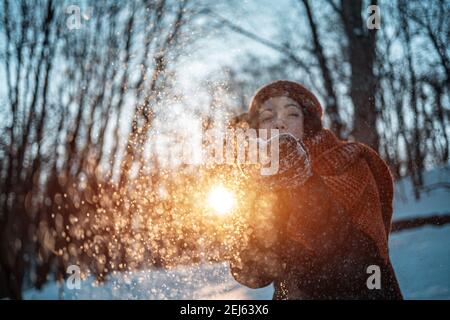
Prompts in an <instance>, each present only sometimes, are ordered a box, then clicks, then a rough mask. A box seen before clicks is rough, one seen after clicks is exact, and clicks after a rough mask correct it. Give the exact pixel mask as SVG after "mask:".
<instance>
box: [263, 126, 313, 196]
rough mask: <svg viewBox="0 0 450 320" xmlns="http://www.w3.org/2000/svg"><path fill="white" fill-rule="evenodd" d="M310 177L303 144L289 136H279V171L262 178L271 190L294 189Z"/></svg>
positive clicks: (306, 154)
mask: <svg viewBox="0 0 450 320" xmlns="http://www.w3.org/2000/svg"><path fill="white" fill-rule="evenodd" d="M311 176H312V168H311V161H310V158H309V155H308V152H307V151H306V148H305V147H304V145H303V143H302V142H301V141H300V140H298V139H296V138H295V137H294V136H292V135H290V134H281V135H280V136H279V170H278V172H277V173H276V174H274V175H269V176H262V180H263V183H264V184H265V185H266V186H269V187H270V188H271V189H294V188H296V187H298V186H301V185H303V184H304V183H305V182H306V181H307V180H308V179H309V178H310V177H311Z"/></svg>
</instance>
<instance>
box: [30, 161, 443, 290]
mask: <svg viewBox="0 0 450 320" xmlns="http://www.w3.org/2000/svg"><path fill="white" fill-rule="evenodd" d="M448 181H450V167H446V168H440V169H435V170H432V171H429V172H427V173H426V174H425V184H426V185H429V184H433V183H436V182H448ZM449 211H450V190H448V189H447V190H445V189H437V190H433V191H431V192H429V193H423V194H422V198H421V199H420V200H419V201H416V200H415V199H414V197H413V195H412V193H411V184H410V181H409V179H403V180H402V181H398V182H397V183H396V197H395V201H394V212H395V214H394V219H399V218H406V217H415V216H423V215H429V214H436V213H448V212H449ZM389 245H390V255H391V259H392V263H393V265H394V269H395V271H396V274H397V278H398V280H399V283H400V287H401V289H402V292H403V295H404V297H405V298H406V299H450V225H445V226H442V227H433V226H424V227H421V228H417V229H411V230H406V231H402V232H398V233H393V234H392V235H391V237H390V242H389ZM272 294H273V286H272V285H270V286H267V287H265V288H261V289H257V290H253V289H249V288H246V287H244V286H241V285H240V284H238V283H237V282H236V281H235V280H234V279H233V277H232V276H231V275H230V272H229V269H228V266H227V264H225V263H221V264H203V265H199V266H189V267H177V268H174V269H171V270H160V269H149V270H143V271H137V272H131V273H116V274H115V275H111V276H110V277H109V278H108V280H107V281H106V282H105V283H103V284H99V285H94V280H93V279H92V278H88V279H86V280H84V281H82V282H81V289H79V290H69V289H68V288H67V287H66V285H65V284H58V283H56V282H49V283H47V284H46V285H45V286H44V288H43V290H42V291H38V290H36V289H31V290H27V291H25V292H24V298H25V299H271V298H272Z"/></svg>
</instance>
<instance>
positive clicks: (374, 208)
mask: <svg viewBox="0 0 450 320" xmlns="http://www.w3.org/2000/svg"><path fill="white" fill-rule="evenodd" d="M304 144H305V146H306V149H307V150H308V153H309V156H310V158H311V163H312V171H313V172H314V173H315V174H318V175H320V176H321V177H322V179H323V180H324V182H325V184H326V185H327V186H328V188H329V189H330V190H331V192H332V194H333V196H334V198H335V200H336V201H338V203H339V204H341V205H342V206H343V207H344V208H345V210H346V212H347V213H348V214H349V215H350V216H351V219H352V221H353V222H354V223H355V225H356V226H357V227H358V228H359V229H360V230H361V231H363V232H365V233H366V234H367V235H369V236H370V237H371V238H373V239H374V240H375V242H376V244H377V246H378V248H379V250H380V254H381V255H382V256H383V258H384V260H385V262H387V261H388V259H389V254H388V236H389V232H390V228H391V218H392V200H393V179H392V176H391V173H390V171H389V168H388V166H387V165H386V163H385V162H384V161H383V160H382V159H381V158H380V157H379V156H378V154H377V153H376V152H375V151H374V150H373V149H371V148H369V147H368V146H366V145H364V144H362V143H358V142H346V141H342V140H339V139H338V138H337V137H336V136H335V135H334V134H333V133H332V132H331V131H329V130H327V129H323V130H321V131H320V132H319V133H318V134H317V135H315V136H314V137H313V138H311V139H307V140H305V141H304Z"/></svg>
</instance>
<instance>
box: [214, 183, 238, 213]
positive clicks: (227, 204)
mask: <svg viewBox="0 0 450 320" xmlns="http://www.w3.org/2000/svg"><path fill="white" fill-rule="evenodd" d="M208 205H209V207H210V208H211V209H213V211H214V213H215V214H217V215H220V216H223V215H227V214H229V213H231V212H232V211H233V209H234V208H235V206H236V198H235V195H234V194H233V192H232V191H231V190H229V189H227V188H225V187H224V186H222V185H217V186H214V187H213V188H212V189H211V190H210V192H209V194H208Z"/></svg>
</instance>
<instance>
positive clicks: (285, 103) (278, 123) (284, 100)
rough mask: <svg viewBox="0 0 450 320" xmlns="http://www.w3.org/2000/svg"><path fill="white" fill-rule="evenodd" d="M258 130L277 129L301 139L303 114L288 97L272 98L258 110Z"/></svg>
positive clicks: (297, 105)
mask: <svg viewBox="0 0 450 320" xmlns="http://www.w3.org/2000/svg"><path fill="white" fill-rule="evenodd" d="M259 128H260V129H278V130H280V133H290V134H292V135H294V136H295V137H296V138H297V139H302V138H303V113H302V110H301V107H300V105H299V104H298V103H297V102H296V101H294V100H292V99H291V98H288V97H273V98H270V99H268V100H266V101H265V102H264V103H263V104H262V105H261V108H260V109H259Z"/></svg>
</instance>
